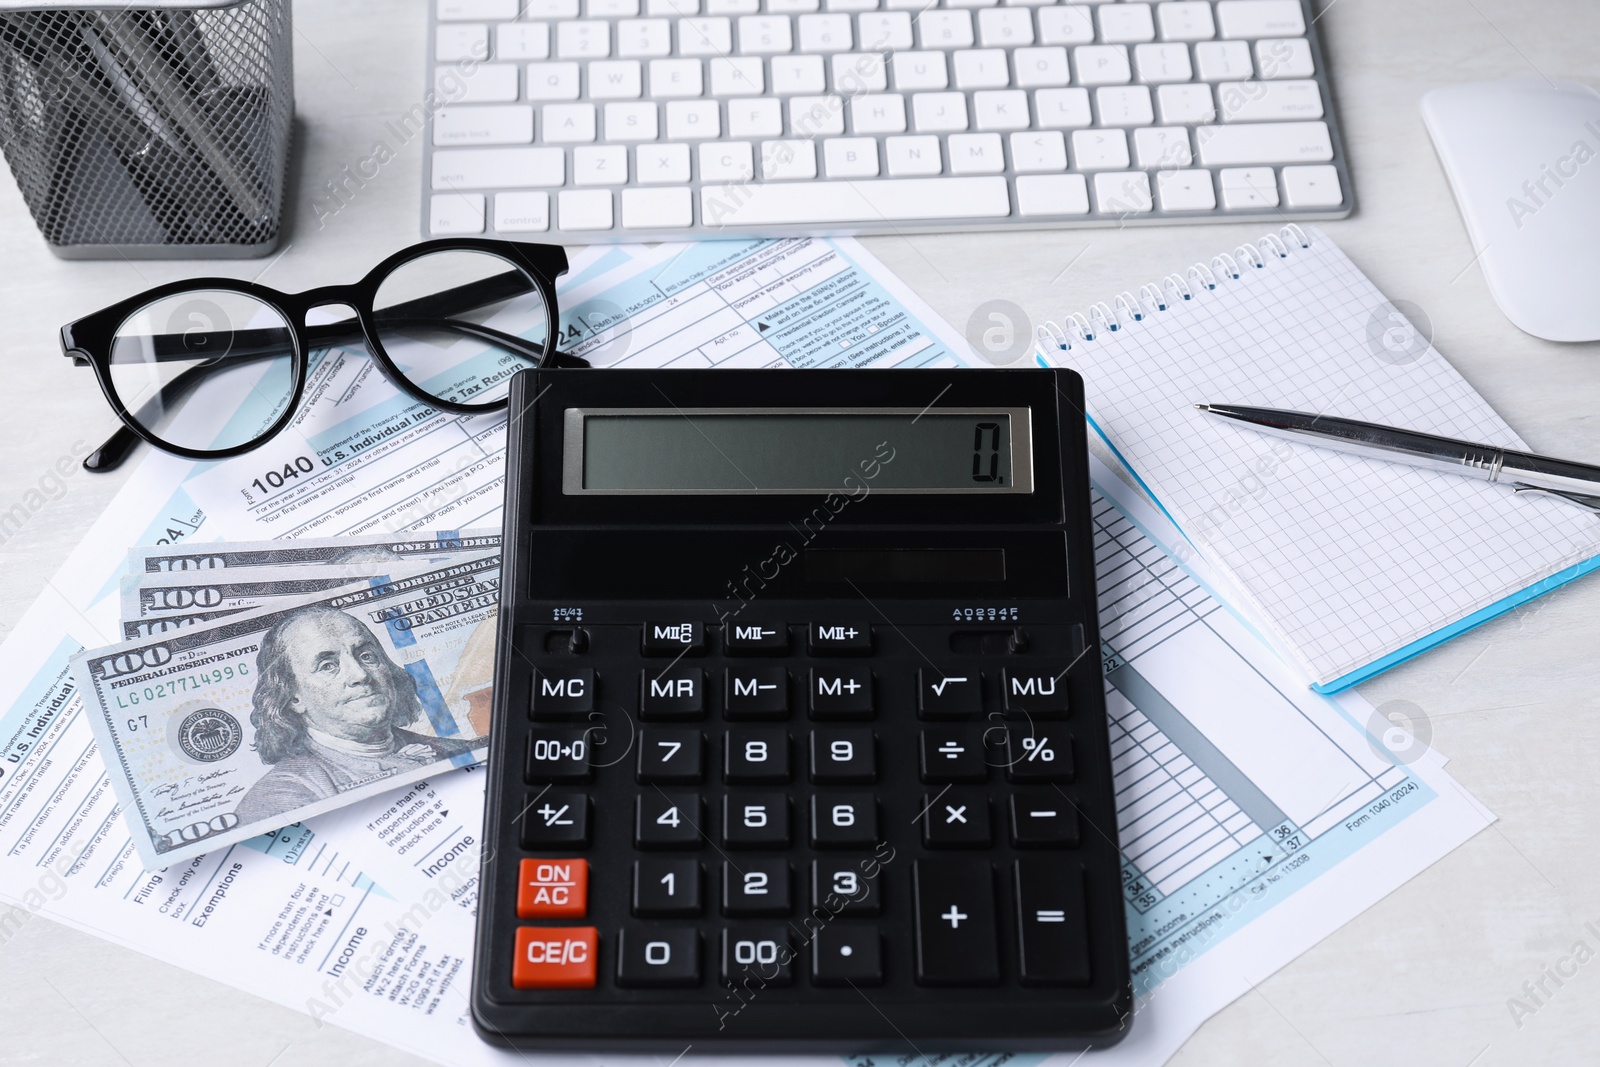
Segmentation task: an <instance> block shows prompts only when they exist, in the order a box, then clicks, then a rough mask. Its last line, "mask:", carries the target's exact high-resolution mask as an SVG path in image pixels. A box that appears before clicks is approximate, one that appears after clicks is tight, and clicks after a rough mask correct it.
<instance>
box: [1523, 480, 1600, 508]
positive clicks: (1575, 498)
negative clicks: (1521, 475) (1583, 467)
mask: <svg viewBox="0 0 1600 1067" xmlns="http://www.w3.org/2000/svg"><path fill="white" fill-rule="evenodd" d="M1511 491H1512V492H1514V493H1549V494H1550V495H1551V496H1558V497H1560V498H1561V499H1562V500H1565V501H1567V502H1569V503H1572V504H1576V505H1578V506H1579V507H1580V508H1588V509H1589V510H1590V511H1593V512H1600V496H1590V495H1588V494H1585V493H1572V492H1567V491H1566V490H1563V489H1545V488H1544V487H1542V486H1538V485H1524V484H1523V483H1521V482H1517V483H1515V484H1513V485H1512V487H1511Z"/></svg>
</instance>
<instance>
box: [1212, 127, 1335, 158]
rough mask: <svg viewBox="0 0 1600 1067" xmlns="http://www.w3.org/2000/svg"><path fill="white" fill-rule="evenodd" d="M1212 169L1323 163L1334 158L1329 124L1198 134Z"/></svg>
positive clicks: (1228, 129)
mask: <svg viewBox="0 0 1600 1067" xmlns="http://www.w3.org/2000/svg"><path fill="white" fill-rule="evenodd" d="M1195 140H1196V141H1198V142H1199V145H1200V162H1201V163H1203V164H1205V165H1206V166H1208V167H1217V166H1231V165H1242V164H1247V163H1321V162H1326V161H1327V160H1330V159H1332V158H1333V142H1332V141H1331V140H1330V139H1329V137H1328V124H1327V123H1325V122H1270V123H1269V122H1263V123H1253V124H1240V125H1237V126H1207V127H1206V128H1205V129H1203V130H1196V131H1195Z"/></svg>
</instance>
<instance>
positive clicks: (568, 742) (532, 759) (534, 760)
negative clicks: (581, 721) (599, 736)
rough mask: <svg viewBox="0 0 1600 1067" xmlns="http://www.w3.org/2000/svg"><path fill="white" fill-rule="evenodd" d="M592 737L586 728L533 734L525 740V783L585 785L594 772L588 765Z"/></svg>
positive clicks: (591, 732)
mask: <svg viewBox="0 0 1600 1067" xmlns="http://www.w3.org/2000/svg"><path fill="white" fill-rule="evenodd" d="M592 737H593V730H591V729H589V728H586V727H574V728H572V729H568V730H535V731H533V733H532V734H531V735H530V736H529V737H528V765H527V772H526V774H525V775H524V776H523V777H524V779H525V780H526V781H527V782H529V783H530V784H537V783H540V782H587V781H588V780H589V779H590V777H591V775H592V772H593V769H592V768H591V766H590V764H589V758H590V756H591V754H592V753H591V749H592V747H593V744H592V740H591V739H592Z"/></svg>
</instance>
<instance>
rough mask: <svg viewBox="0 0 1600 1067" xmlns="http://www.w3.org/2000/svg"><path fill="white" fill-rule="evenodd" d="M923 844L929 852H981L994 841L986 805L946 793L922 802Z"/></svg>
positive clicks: (980, 799)
mask: <svg viewBox="0 0 1600 1067" xmlns="http://www.w3.org/2000/svg"><path fill="white" fill-rule="evenodd" d="M922 813H923V814H922V820H921V821H922V843H923V844H924V845H926V846H927V847H928V848H984V847H986V846H988V845H989V843H990V842H991V840H992V839H993V834H992V832H991V830H990V828H989V801H988V799H987V798H986V797H983V796H966V795H962V794H959V793H957V792H955V791H954V790H946V791H945V792H943V793H937V794H929V795H927V796H924V797H923V798H922Z"/></svg>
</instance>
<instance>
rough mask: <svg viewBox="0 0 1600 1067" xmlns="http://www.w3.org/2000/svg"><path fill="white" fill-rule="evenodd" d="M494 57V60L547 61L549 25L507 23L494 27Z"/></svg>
mask: <svg viewBox="0 0 1600 1067" xmlns="http://www.w3.org/2000/svg"><path fill="white" fill-rule="evenodd" d="M494 55H495V58H496V59H549V58H550V26H549V24H548V23H544V22H507V23H503V24H501V25H499V26H496V27H495V28H494Z"/></svg>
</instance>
